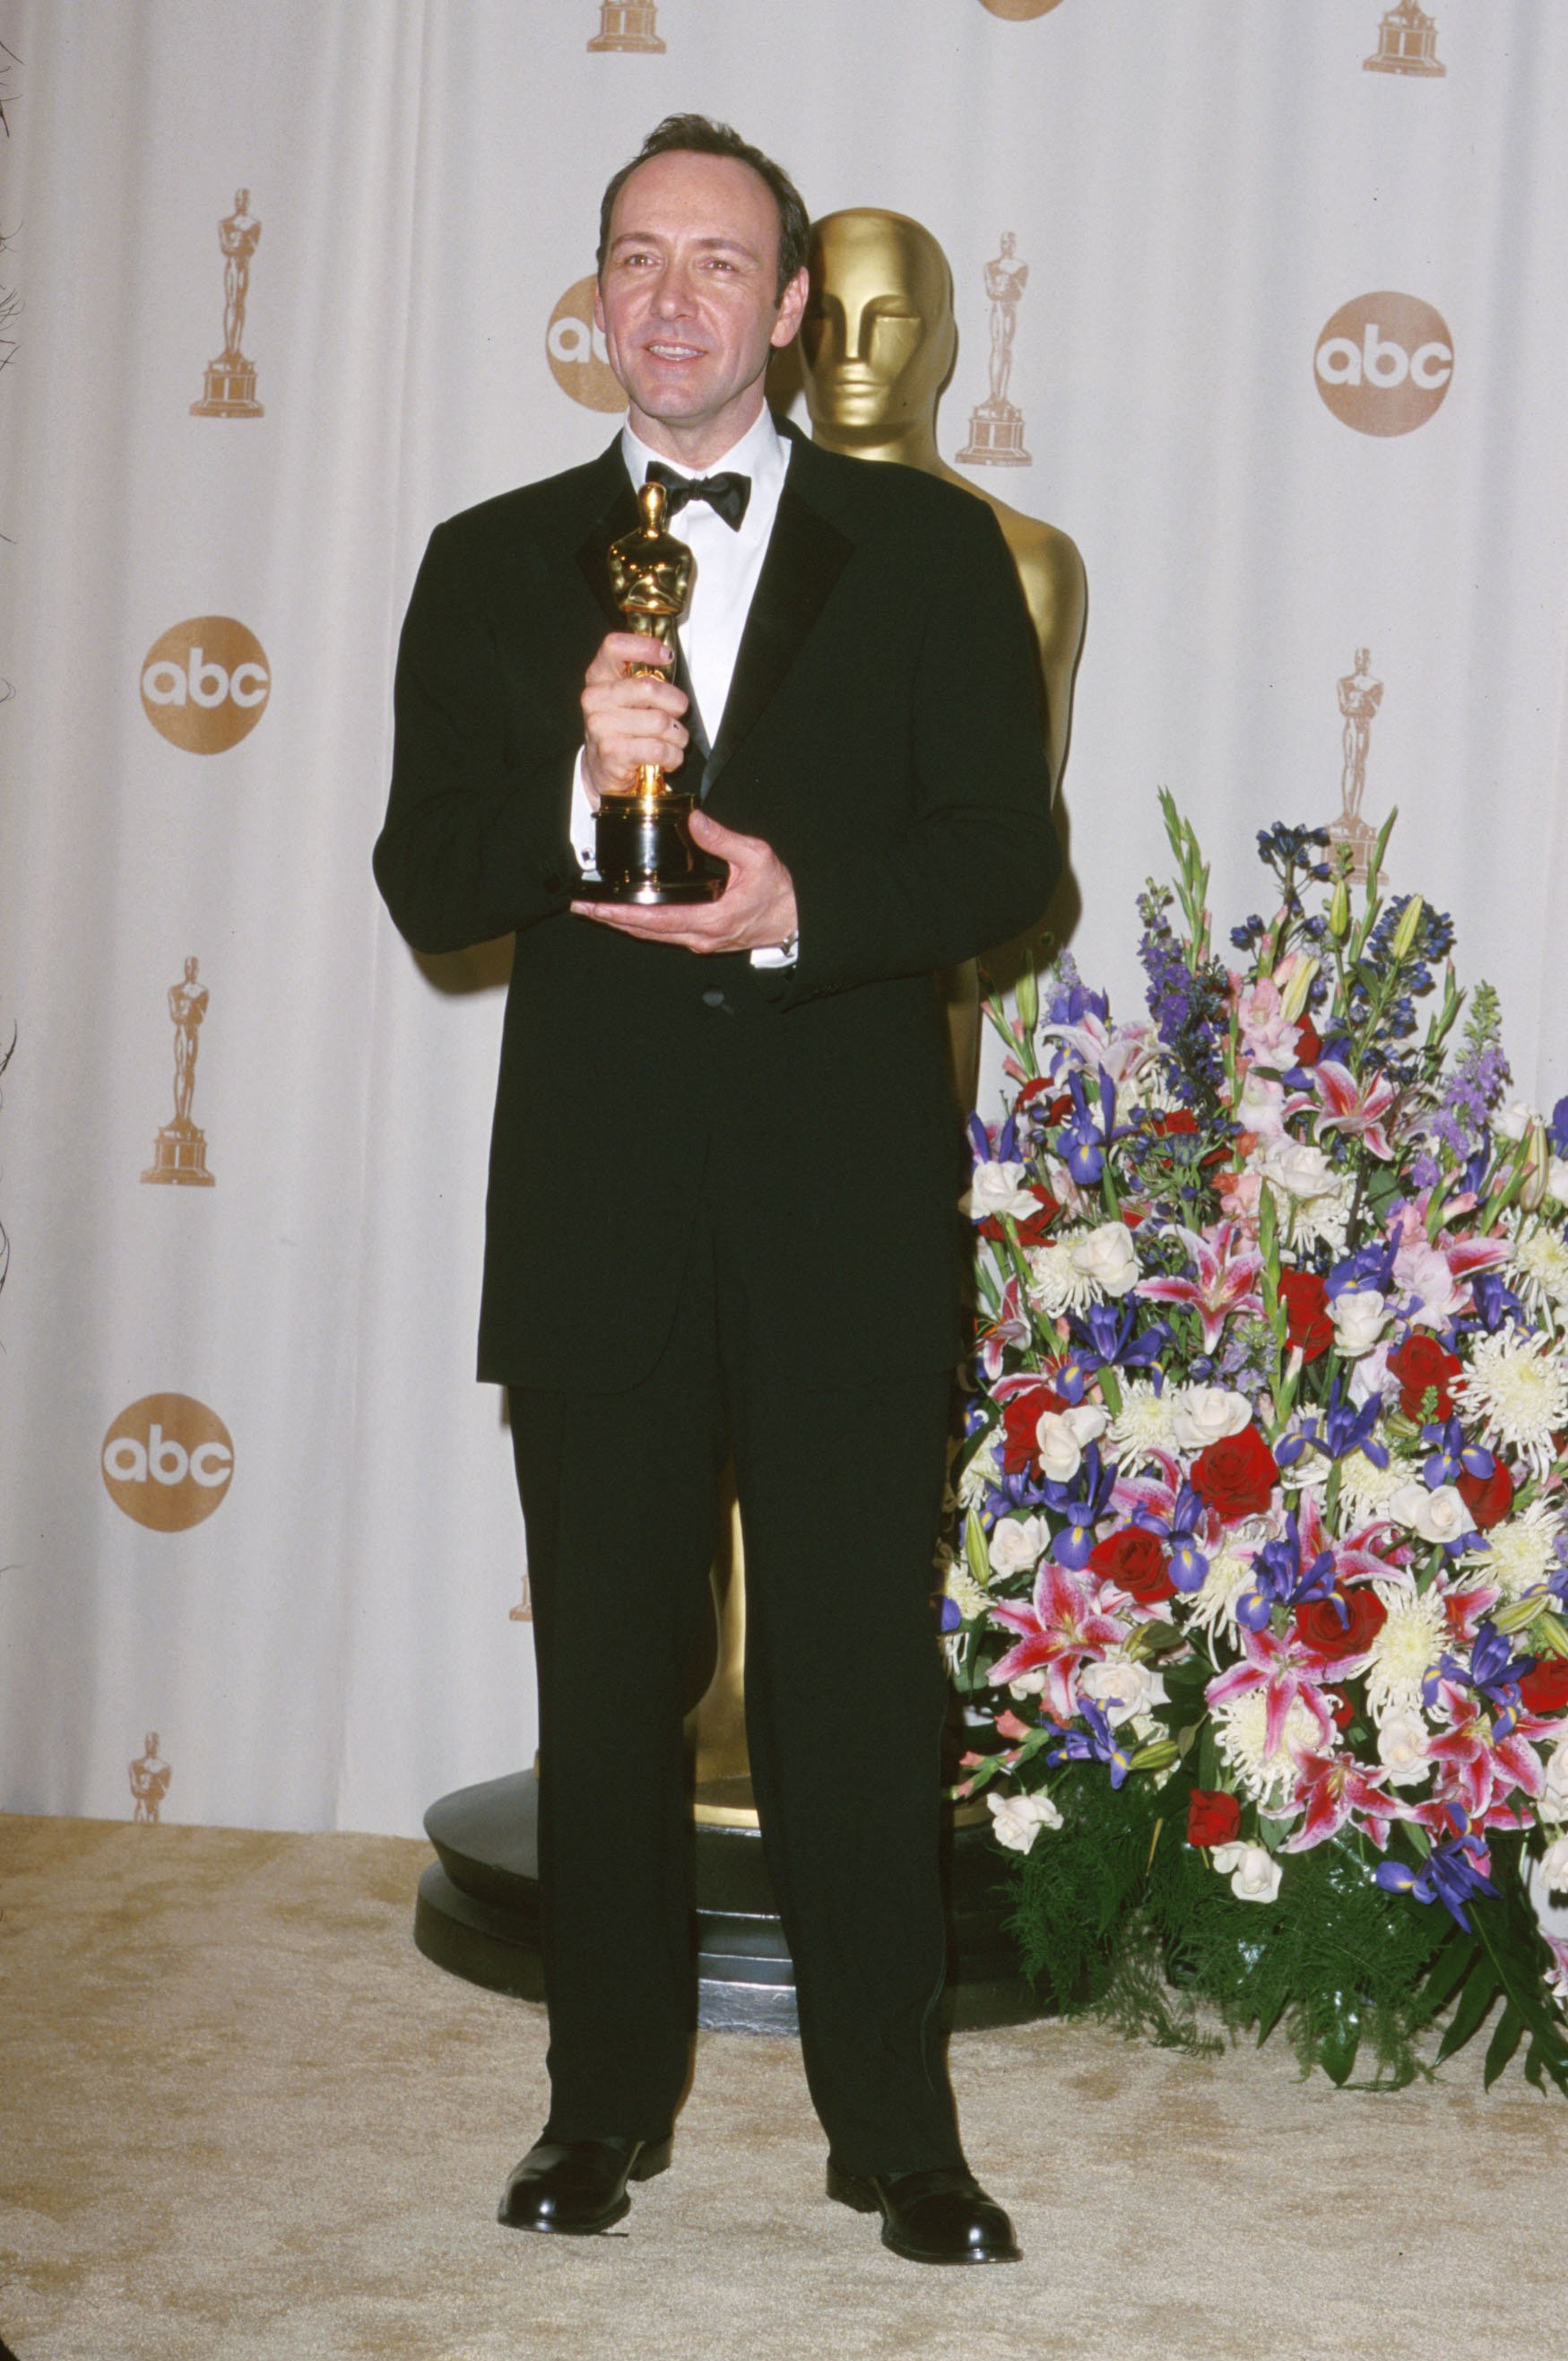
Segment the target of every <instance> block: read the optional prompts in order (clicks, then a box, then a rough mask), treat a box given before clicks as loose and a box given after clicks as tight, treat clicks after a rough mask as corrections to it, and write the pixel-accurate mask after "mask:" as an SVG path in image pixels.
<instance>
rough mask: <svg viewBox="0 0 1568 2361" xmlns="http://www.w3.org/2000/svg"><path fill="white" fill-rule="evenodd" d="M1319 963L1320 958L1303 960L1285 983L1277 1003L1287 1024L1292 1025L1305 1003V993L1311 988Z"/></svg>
mask: <svg viewBox="0 0 1568 2361" xmlns="http://www.w3.org/2000/svg"><path fill="white" fill-rule="evenodd" d="M1321 964H1322V962H1321V960H1315V959H1310V960H1303V961H1301V964H1300V965H1299V968H1297V970H1296V972H1295V973H1294V974H1293V975H1292V976H1291V978H1290V981H1289V983H1288V984H1287V985H1286V987H1285V991H1284V994H1283V996H1282V998H1281V1000H1280V1004H1279V1013H1280V1015H1281V1016H1283V1017H1284V1018H1285V1021H1286V1023H1287V1024H1288V1025H1294V1024H1295V1022H1296V1019H1297V1018H1298V1016H1300V1014H1301V1011H1302V1010H1303V1008H1305V1006H1306V1005H1307V994H1309V993H1310V990H1311V989H1312V980H1313V978H1314V977H1315V976H1316V974H1317V972H1318V970H1319V968H1320V967H1321Z"/></svg>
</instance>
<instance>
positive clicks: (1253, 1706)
mask: <svg viewBox="0 0 1568 2361" xmlns="http://www.w3.org/2000/svg"><path fill="white" fill-rule="evenodd" d="M1214 1743H1215V1744H1216V1745H1217V1746H1218V1748H1219V1750H1220V1752H1221V1755H1222V1757H1223V1760H1224V1762H1225V1763H1227V1764H1228V1766H1229V1768H1230V1769H1231V1770H1232V1771H1234V1773H1235V1775H1236V1777H1237V1779H1238V1780H1239V1781H1240V1782H1241V1784H1242V1785H1243V1786H1244V1787H1245V1790H1246V1792H1247V1794H1248V1795H1250V1796H1251V1797H1252V1799H1253V1801H1254V1803H1255V1804H1259V1805H1261V1806H1262V1807H1263V1809H1264V1810H1265V1811H1266V1812H1268V1813H1269V1814H1270V1815H1271V1816H1272V1815H1274V1814H1276V1813H1279V1812H1282V1811H1283V1810H1284V1809H1285V1808H1286V1806H1288V1802H1289V1800H1290V1791H1291V1788H1292V1787H1293V1786H1294V1785H1295V1783H1296V1770H1297V1763H1296V1757H1297V1754H1298V1753H1299V1752H1300V1753H1305V1752H1309V1751H1312V1750H1318V1749H1321V1745H1322V1733H1321V1730H1319V1728H1318V1724H1317V1720H1316V1718H1315V1717H1314V1716H1313V1715H1312V1714H1310V1713H1309V1712H1308V1710H1307V1708H1306V1707H1305V1706H1304V1705H1303V1704H1302V1702H1301V1700H1300V1698H1299V1697H1297V1698H1295V1699H1294V1700H1293V1701H1292V1703H1291V1705H1290V1708H1289V1710H1288V1712H1287V1714H1286V1716H1285V1728H1284V1730H1282V1731H1281V1733H1280V1741H1279V1744H1278V1745H1277V1747H1276V1748H1275V1749H1274V1751H1273V1752H1272V1753H1270V1752H1268V1700H1267V1698H1266V1697H1265V1695H1264V1693H1263V1691H1262V1689H1248V1691H1247V1693H1246V1695H1245V1697H1233V1698H1232V1700H1231V1702H1230V1704H1229V1705H1221V1706H1216V1707H1215V1708H1214Z"/></svg>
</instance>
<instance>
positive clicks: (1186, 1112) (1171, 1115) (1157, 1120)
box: [1150, 1107, 1198, 1137]
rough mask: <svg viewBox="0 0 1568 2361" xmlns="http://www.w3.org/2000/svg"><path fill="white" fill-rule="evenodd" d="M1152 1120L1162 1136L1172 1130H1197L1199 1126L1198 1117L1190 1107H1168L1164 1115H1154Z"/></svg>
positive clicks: (1165, 1135) (1167, 1134)
mask: <svg viewBox="0 0 1568 2361" xmlns="http://www.w3.org/2000/svg"><path fill="white" fill-rule="evenodd" d="M1150 1120H1151V1122H1152V1124H1153V1126H1154V1129H1155V1130H1156V1131H1157V1132H1158V1133H1159V1134H1160V1135H1161V1136H1162V1137H1168V1136H1169V1134H1170V1133H1172V1132H1187V1131H1196V1130H1197V1128H1198V1118H1197V1116H1196V1115H1194V1114H1193V1112H1192V1110H1191V1108H1190V1107H1168V1108H1167V1109H1166V1110H1165V1112H1164V1113H1163V1114H1162V1115H1154V1116H1152V1117H1151V1118H1150Z"/></svg>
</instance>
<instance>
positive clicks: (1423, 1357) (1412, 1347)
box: [1388, 1333, 1459, 1418]
mask: <svg viewBox="0 0 1568 2361" xmlns="http://www.w3.org/2000/svg"><path fill="white" fill-rule="evenodd" d="M1388 1367H1390V1368H1391V1369H1392V1370H1393V1372H1394V1375H1395V1376H1396V1377H1397V1378H1398V1380H1399V1408H1400V1409H1401V1410H1402V1411H1404V1413H1405V1416H1406V1417H1407V1418H1420V1416H1421V1415H1422V1408H1421V1405H1422V1401H1423V1400H1424V1397H1425V1395H1426V1391H1427V1389H1428V1387H1429V1386H1430V1387H1431V1388H1432V1389H1433V1390H1434V1391H1435V1393H1436V1395H1437V1414H1438V1416H1439V1418H1452V1417H1453V1394H1452V1393H1451V1392H1450V1391H1449V1387H1450V1385H1451V1384H1452V1382H1453V1379H1454V1378H1456V1377H1457V1376H1458V1375H1459V1363H1458V1362H1457V1360H1456V1359H1455V1358H1454V1356H1453V1354H1452V1353H1445V1352H1444V1351H1443V1349H1442V1345H1440V1344H1439V1343H1438V1341H1437V1338H1436V1337H1435V1336H1423V1335H1421V1334H1419V1333H1418V1334H1415V1335H1413V1336H1407V1337H1406V1339H1405V1341H1404V1343H1403V1344H1402V1345H1400V1346H1399V1349H1398V1352H1397V1353H1390V1354H1389V1356H1388Z"/></svg>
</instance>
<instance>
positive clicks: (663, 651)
mask: <svg viewBox="0 0 1568 2361" xmlns="http://www.w3.org/2000/svg"><path fill="white" fill-rule="evenodd" d="M674 660H675V659H674V652H673V650H671V649H669V648H667V647H666V646H665V645H664V642H663V640H645V639H643V638H642V637H641V634H640V633H638V632H635V631H611V632H610V633H609V636H608V637H607V638H605V639H603V640H601V641H600V642H599V644H598V652H597V653H596V654H595V656H594V660H593V662H592V664H589V666H588V669H587V678H588V679H589V680H591V681H607V680H623V679H624V678H625V677H626V667H627V665H628V664H664V665H666V666H668V665H670V664H674Z"/></svg>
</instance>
